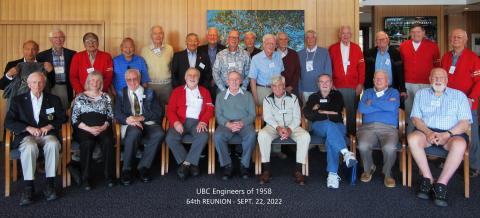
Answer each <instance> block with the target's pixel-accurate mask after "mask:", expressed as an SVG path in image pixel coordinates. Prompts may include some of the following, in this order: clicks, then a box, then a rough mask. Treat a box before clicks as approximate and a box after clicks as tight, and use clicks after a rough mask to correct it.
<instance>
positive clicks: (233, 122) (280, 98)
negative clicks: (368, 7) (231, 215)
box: [0, 25, 480, 206]
mask: <svg viewBox="0 0 480 218" xmlns="http://www.w3.org/2000/svg"><path fill="white" fill-rule="evenodd" d="M150 32H151V39H152V42H151V44H149V45H147V46H145V47H144V48H142V50H141V56H139V55H136V54H135V43H134V40H133V39H131V38H125V39H124V40H123V41H122V43H121V45H120V47H121V52H122V54H120V55H119V56H116V57H114V58H113V59H112V58H111V56H110V54H108V53H106V52H103V51H100V50H99V49H98V46H99V38H98V36H97V35H96V34H94V33H86V34H85V35H84V37H83V43H84V46H85V50H84V51H82V52H78V53H75V51H72V50H69V49H67V48H64V47H63V44H64V42H65V34H64V33H63V32H62V31H61V30H54V31H52V32H50V33H49V39H50V41H51V43H52V48H51V49H48V50H46V51H43V52H41V53H38V44H37V43H36V42H34V41H32V40H29V41H27V42H25V43H24V45H23V51H24V52H23V54H24V57H23V58H22V59H19V60H16V61H12V62H9V63H8V64H7V67H6V69H5V75H4V76H3V77H2V78H1V80H0V88H2V89H5V90H6V91H7V90H10V91H9V92H5V94H6V97H8V98H9V101H8V105H9V109H8V113H7V116H6V120H5V126H6V128H8V129H9V130H11V131H12V132H13V133H14V134H15V139H14V142H13V147H15V148H18V149H19V151H20V153H21V155H20V156H21V158H20V159H21V164H22V172H23V176H24V182H25V188H24V192H23V194H22V197H21V201H20V205H29V204H31V203H33V193H34V185H33V181H34V178H35V170H36V168H37V166H36V159H37V158H38V156H39V148H42V150H43V152H44V155H43V156H44V159H45V161H44V162H45V174H46V178H47V184H46V188H45V190H44V194H45V197H46V199H47V200H54V199H57V198H58V196H57V194H56V190H55V186H54V184H55V172H56V168H57V165H58V163H59V152H60V142H59V139H58V133H59V131H60V128H61V125H62V124H63V123H65V122H66V121H67V116H66V112H65V109H67V108H69V106H70V105H71V117H70V119H71V124H72V126H73V134H74V140H75V141H77V142H78V143H79V145H80V146H79V147H80V157H79V163H78V164H79V168H78V169H75V168H74V167H69V169H70V170H71V172H72V176H73V177H74V180H75V181H77V182H78V183H79V184H81V185H82V187H83V188H84V189H85V190H90V189H92V187H93V180H92V175H93V172H92V171H94V169H95V164H96V162H103V163H104V170H103V172H104V175H105V178H106V185H107V187H112V186H114V185H115V179H114V168H115V155H114V136H113V134H114V133H113V121H114V120H115V121H116V122H118V123H119V124H121V140H122V145H123V156H122V160H123V165H122V175H121V183H122V184H123V185H130V184H131V183H132V182H133V180H134V175H138V177H139V179H140V181H142V182H149V181H150V180H151V166H152V163H153V160H154V157H155V155H156V152H157V150H158V146H159V144H160V143H161V142H162V141H163V139H164V138H165V142H166V143H167V145H168V146H169V148H170V149H171V150H172V153H173V156H174V157H175V160H176V162H177V163H178V165H179V167H178V169H177V176H178V177H179V178H180V179H182V180H184V179H187V178H190V177H196V176H198V175H200V171H201V170H200V169H199V161H200V158H201V156H202V152H203V150H204V148H205V146H206V144H207V142H208V138H209V133H208V129H207V128H208V123H209V120H210V119H211V118H212V117H213V116H215V119H216V124H217V127H216V130H215V133H214V135H213V141H214V144H215V148H216V151H217V154H218V157H219V162H220V166H221V167H222V169H223V170H222V175H221V178H222V179H223V180H230V179H231V178H232V176H233V174H234V172H238V174H239V175H240V177H241V178H243V179H248V178H249V177H250V162H251V157H252V153H253V151H254V150H255V145H256V142H258V145H259V150H260V156H261V165H262V172H261V174H260V176H259V181H260V183H261V184H265V183H268V182H270V180H271V178H272V171H273V170H274V169H272V167H271V165H270V160H271V156H275V157H279V158H281V159H284V158H285V157H286V154H285V153H283V152H282V151H281V147H280V146H281V142H282V141H283V142H286V141H285V140H293V141H294V142H295V143H296V162H297V164H296V166H295V167H294V171H293V172H294V173H293V176H294V178H295V182H296V183H298V184H300V185H304V184H305V176H304V174H303V173H302V166H303V165H304V164H306V161H307V155H308V150H309V148H310V141H311V135H315V136H319V137H321V138H324V139H325V150H326V152H327V169H326V170H327V172H328V176H327V187H328V188H333V189H337V188H339V184H340V180H341V179H340V176H339V175H338V168H339V162H340V157H342V162H344V163H345V165H346V166H347V167H352V166H355V165H356V164H357V162H358V161H357V158H356V157H355V154H354V152H353V151H350V150H349V143H348V141H347V140H346V135H347V134H356V137H357V142H358V149H359V151H360V157H361V160H362V162H361V163H362V165H363V169H364V170H363V173H362V174H361V177H360V180H361V181H362V182H369V181H371V180H372V176H373V174H374V172H375V170H376V165H375V164H374V160H373V158H372V150H373V148H374V147H375V146H377V145H380V147H381V150H382V152H383V167H382V173H383V175H384V184H385V186H386V187H395V185H396V183H395V179H394V178H393V175H392V172H391V171H392V167H393V165H394V164H395V160H396V152H397V144H398V141H399V135H398V129H397V128H398V126H399V125H398V124H399V120H398V113H399V108H400V107H403V106H401V105H402V104H403V103H405V110H406V111H407V114H408V116H409V117H410V118H411V119H409V121H408V123H409V125H408V127H409V133H410V134H409V135H408V145H409V149H410V150H411V152H412V155H413V157H414V160H415V162H416V163H417V165H418V167H419V169H420V173H421V175H422V179H420V186H419V189H418V192H417V196H418V197H419V198H423V199H430V198H433V200H434V203H435V204H436V205H438V206H447V201H446V200H447V197H446V193H447V184H448V181H449V180H450V178H451V177H452V176H453V174H454V172H455V171H456V169H457V168H458V167H459V165H460V164H461V161H462V158H463V153H464V152H465V150H466V148H467V144H468V143H470V141H471V147H470V152H471V162H472V172H471V174H472V176H475V175H478V169H479V168H480V166H479V165H480V161H479V160H478V158H479V155H478V154H479V153H480V148H478V146H477V144H478V122H477V120H476V119H477V117H476V109H477V106H478V104H477V101H478V96H479V95H480V87H479V85H478V80H479V79H480V77H479V75H480V60H479V59H478V57H476V55H475V54H474V53H473V52H472V51H470V50H469V49H468V48H466V47H465V44H466V41H467V36H466V33H465V31H464V30H461V29H455V30H454V31H452V33H451V36H450V44H451V46H452V49H453V50H451V51H448V52H447V53H446V54H445V55H444V56H443V57H442V59H441V61H440V57H439V54H438V53H439V52H438V47H437V46H436V44H435V43H434V42H432V41H430V40H428V39H427V38H426V37H425V31H424V29H423V27H422V26H421V25H414V26H412V28H411V36H412V37H411V39H410V40H407V41H405V42H403V43H402V45H401V46H400V50H397V49H395V48H393V47H391V46H389V38H388V35H387V34H386V33H385V32H383V31H382V32H379V33H377V34H376V37H375V42H376V47H375V48H373V49H371V50H369V51H365V52H362V51H361V49H360V47H359V46H358V45H357V44H355V43H353V42H351V37H352V32H351V29H350V27H348V26H342V27H341V28H340V31H339V42H337V43H335V44H333V45H332V46H330V48H329V49H325V48H322V47H319V46H317V36H316V33H315V31H312V30H309V31H307V32H306V33H305V48H304V49H302V50H301V51H299V52H296V51H294V50H292V49H290V48H288V35H287V34H286V33H284V32H280V33H278V34H277V35H276V36H275V35H272V34H267V35H265V36H263V39H262V42H263V44H262V45H263V46H262V47H263V50H260V49H258V48H256V47H255V43H254V42H255V38H256V36H255V33H253V32H248V33H245V45H246V48H245V49H242V48H240V47H239V41H240V33H239V32H238V31H237V30H232V31H230V32H229V34H228V37H227V43H228V47H225V46H223V45H221V44H220V43H219V42H218V31H217V29H215V28H210V29H208V32H207V36H206V38H207V41H208V43H207V44H206V45H203V46H199V38H198V35H197V34H195V33H190V34H188V35H187V36H186V41H185V42H186V49H185V50H183V51H180V52H177V53H174V52H173V49H172V47H171V46H170V45H168V44H166V43H164V42H163V40H164V31H163V28H162V27H161V26H153V27H152V28H151V30H150ZM364 54H365V55H364ZM20 87H28V89H25V90H23V91H21V90H18V89H19V88H20ZM12 90H13V91H12ZM362 93H363V94H362ZM360 96H361V97H360ZM256 107H262V109H263V110H261V111H262V112H261V114H258V113H257V110H256ZM344 108H346V114H344V113H342V111H343V110H344ZM357 110H358V112H359V113H361V114H362V119H363V122H362V123H363V124H362V125H361V127H359V128H358V129H356V126H355V113H356V111H357ZM302 114H303V116H302ZM164 115H165V116H166V117H167V120H168V124H169V125H168V126H169V128H168V130H164V129H163V128H162V120H163V117H164ZM257 116H262V118H263V121H264V123H265V125H264V126H262V129H261V130H260V131H259V132H258V136H257V133H256V130H255V125H254V123H255V119H256V118H257ZM344 116H346V117H345V118H346V120H347V122H346V125H345V124H344V122H343V120H344ZM302 117H305V118H306V119H307V120H308V122H309V126H310V128H309V129H304V128H302V126H301V122H302ZM410 120H411V121H410ZM472 123H473V125H472V126H471V124H472ZM470 126H471V127H472V133H473V134H472V138H471V139H469V138H468V136H467V135H466V132H467V130H468V129H469V128H470ZM165 131H166V134H165ZM187 135H188V136H190V139H191V145H190V146H189V149H187V148H186V147H185V145H184V144H183V143H182V142H183V139H184V137H185V136H187ZM55 136H57V137H55ZM274 140H280V143H275V146H272V142H273V141H274ZM232 142H235V143H237V144H240V145H239V146H237V147H235V149H234V150H231V149H230V147H229V143H232ZM429 146H441V147H442V148H444V149H446V150H447V151H448V157H447V158H446V161H445V163H444V165H443V169H442V173H441V174H440V177H438V179H434V177H433V175H432V173H431V171H430V169H429V165H428V162H427V158H426V155H425V151H424V149H425V148H426V147H429ZM98 148H99V150H100V152H99V153H100V154H99V155H98V154H97V155H95V153H98V152H97V150H98ZM235 154H239V155H235ZM95 156H97V157H96V158H95ZM235 156H237V157H238V159H239V164H234V162H235V160H232V157H235ZM137 159H138V160H137ZM233 159H235V158H233ZM340 163H341V162H340ZM70 164H71V165H72V166H73V163H70ZM234 166H238V169H234V168H236V167H234ZM134 167H135V169H134Z"/></svg>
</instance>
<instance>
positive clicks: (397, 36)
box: [385, 16, 438, 48]
mask: <svg viewBox="0 0 480 218" xmlns="http://www.w3.org/2000/svg"><path fill="white" fill-rule="evenodd" d="M416 23H419V24H421V25H422V26H423V28H425V35H426V37H427V38H428V39H430V40H432V41H434V42H437V39H438V35H437V17H435V16H424V17H413V16H412V17H385V32H386V33H387V34H388V36H389V37H390V45H392V46H394V47H397V48H398V46H400V43H402V42H403V41H404V40H407V39H409V38H410V27H411V26H412V25H414V24H416Z"/></svg>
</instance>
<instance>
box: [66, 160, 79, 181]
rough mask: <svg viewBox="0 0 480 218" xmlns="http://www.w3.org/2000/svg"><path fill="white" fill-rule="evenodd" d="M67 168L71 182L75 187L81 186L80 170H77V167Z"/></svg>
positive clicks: (70, 166) (69, 166)
mask: <svg viewBox="0 0 480 218" xmlns="http://www.w3.org/2000/svg"><path fill="white" fill-rule="evenodd" d="M67 168H68V171H69V172H70V175H71V176H72V179H73V181H74V182H75V183H76V184H77V185H80V184H82V179H81V178H82V177H81V173H80V170H79V169H78V167H76V166H74V165H71V164H69V165H68V167H67Z"/></svg>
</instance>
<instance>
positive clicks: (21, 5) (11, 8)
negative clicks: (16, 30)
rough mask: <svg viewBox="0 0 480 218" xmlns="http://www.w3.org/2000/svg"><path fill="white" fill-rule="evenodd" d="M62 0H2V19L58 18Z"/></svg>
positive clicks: (0, 2) (0, 15)
mask: <svg viewBox="0 0 480 218" xmlns="http://www.w3.org/2000/svg"><path fill="white" fill-rule="evenodd" d="M60 5H61V0H34V1H19V0H1V1H0V8H1V13H0V20H58V19H60V17H61V13H60Z"/></svg>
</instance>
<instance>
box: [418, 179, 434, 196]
mask: <svg viewBox="0 0 480 218" xmlns="http://www.w3.org/2000/svg"><path fill="white" fill-rule="evenodd" d="M432 187H433V186H432V183H430V179H428V178H422V180H421V181H420V187H418V191H417V197H418V198H421V199H425V200H429V199H430V196H431V194H432Z"/></svg>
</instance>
